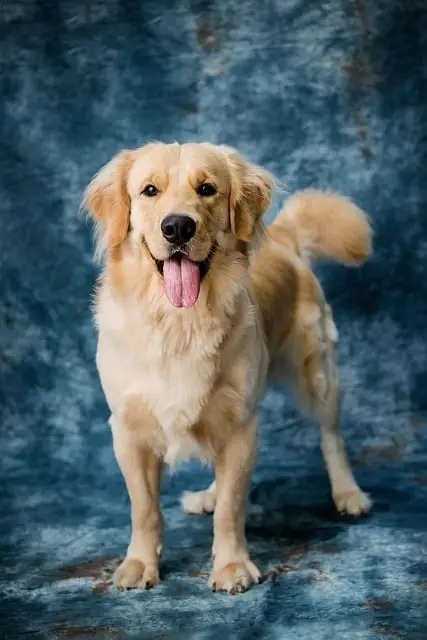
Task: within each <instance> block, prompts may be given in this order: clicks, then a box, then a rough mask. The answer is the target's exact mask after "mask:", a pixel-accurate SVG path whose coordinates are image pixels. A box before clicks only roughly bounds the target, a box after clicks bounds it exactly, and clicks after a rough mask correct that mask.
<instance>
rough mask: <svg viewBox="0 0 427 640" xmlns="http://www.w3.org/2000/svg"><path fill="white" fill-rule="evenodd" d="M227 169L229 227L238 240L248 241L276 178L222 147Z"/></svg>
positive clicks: (268, 202)
mask: <svg viewBox="0 0 427 640" xmlns="http://www.w3.org/2000/svg"><path fill="white" fill-rule="evenodd" d="M223 150H224V151H225V153H226V155H227V159H228V163H229V167H230V176H231V193H230V225H231V230H232V232H233V234H234V235H235V236H236V238H237V239H238V240H243V241H244V242H250V241H251V240H252V239H253V238H254V235H255V232H256V230H257V226H258V223H259V222H260V220H261V217H262V215H263V214H264V213H265V211H266V209H267V208H268V206H269V205H270V203H271V196H272V193H273V188H274V184H275V179H274V178H273V176H272V175H271V174H269V173H268V171H266V170H265V169H263V168H262V167H258V166H257V165H254V164H252V163H250V162H247V161H246V160H245V159H244V158H242V156H240V155H239V154H238V153H237V151H235V150H234V149H230V148H228V147H223Z"/></svg>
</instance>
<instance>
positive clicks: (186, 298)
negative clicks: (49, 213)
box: [86, 143, 273, 307]
mask: <svg viewBox="0 0 427 640" xmlns="http://www.w3.org/2000/svg"><path fill="white" fill-rule="evenodd" d="M272 186H273V180H272V178H271V176H270V175H269V174H268V173H267V172H266V171H264V170H263V169H261V168H260V167H256V166H255V165H252V164H250V163H248V162H247V161H245V160H244V159H243V158H242V157H241V156H240V155H238V154H237V152H236V151H234V150H233V149H230V148H228V147H215V146H213V145H210V144H184V145H179V144H160V143H155V144H149V145H146V146H145V147H142V148H141V149H138V150H136V151H123V152H121V153H120V154H118V155H117V156H116V157H115V158H113V160H112V161H111V162H110V163H108V164H107V165H106V166H105V167H104V168H103V169H102V170H101V171H100V173H99V174H98V175H97V176H96V177H95V178H94V180H93V181H92V183H91V184H90V185H89V187H88V189H87V192H86V204H87V207H88V209H89V210H90V211H91V213H92V215H93V216H94V218H95V220H96V221H97V222H98V223H99V224H100V225H101V227H102V229H103V230H104V231H105V233H106V234H107V241H108V247H109V250H110V252H114V251H116V250H117V249H118V248H120V247H121V246H122V245H123V243H125V242H127V245H128V246H129V250H132V248H133V250H134V251H137V252H141V251H143V252H144V251H145V252H146V253H147V254H148V255H149V257H150V258H151V261H152V264H153V266H154V267H155V269H157V271H158V272H159V273H160V274H161V276H162V277H163V280H164V289H165V293H166V296H167V298H168V300H169V302H170V303H171V304H172V305H173V306H175V307H190V306H192V305H193V304H195V302H196V301H197V299H198V296H199V291H200V286H201V283H202V281H203V279H204V277H205V276H206V274H207V273H208V271H209V269H210V268H211V266H212V264H213V262H214V260H213V258H214V256H215V253H216V252H217V251H220V252H227V251H232V250H236V246H238V243H239V242H240V243H241V244H242V243H243V245H245V244H247V243H250V242H251V241H252V240H253V238H254V235H255V233H256V231H257V228H258V227H259V225H260V224H261V216H262V214H263V213H264V211H265V210H266V208H267V207H268V204H269V203H270V198H271V190H272Z"/></svg>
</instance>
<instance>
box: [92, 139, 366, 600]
mask: <svg viewBox="0 0 427 640" xmlns="http://www.w3.org/2000/svg"><path fill="white" fill-rule="evenodd" d="M275 185H276V181H275V179H274V177H273V176H272V175H271V174H270V173H269V172H267V171H266V170H265V169H263V168H262V167H259V166H257V165H255V164H252V163H251V162H249V161H248V160H246V159H245V158H244V157H243V156H242V155H240V154H239V153H238V152H237V151H236V150H234V149H232V148H229V147H226V146H215V145H211V144H208V143H188V144H178V143H173V144H162V143H152V144H147V145H146V146H143V147H142V148H139V149H137V150H124V151H122V152H120V153H118V155H116V156H115V157H114V158H113V159H112V160H111V161H110V162H109V163H108V164H107V165H106V166H105V167H104V168H102V169H101V170H100V172H99V173H98V174H97V175H96V176H95V177H94V178H93V180H92V182H91V183H90V184H89V186H88V187H87V189H86V191H85V196H84V206H85V208H86V209H87V210H88V212H89V214H90V215H91V216H92V218H93V220H94V222H95V226H96V230H97V254H98V255H103V256H104V267H103V270H102V274H101V276H100V280H99V283H98V285H97V289H96V295H95V299H96V300H95V309H94V316H95V323H96V327H97V331H98V348H97V367H98V370H99V374H100V379H101V383H102V387H103V390H104V393H105V396H106V399H107V402H108V405H109V408H110V411H111V418H110V425H111V431H112V439H113V447H114V452H115V456H116V459H117V462H118V465H119V467H120V469H121V472H122V474H123V477H124V480H125V482H126V486H127V490H128V493H129V497H130V502H131V522H132V531H131V539H130V543H129V547H128V550H127V554H126V557H125V559H124V560H123V562H122V563H121V565H120V566H119V567H118V569H117V571H116V573H115V576H114V582H115V585H116V586H117V587H118V588H119V589H130V588H135V587H141V588H151V587H153V586H155V585H157V584H158V583H159V558H160V554H161V551H162V534H163V529H164V522H163V518H162V514H161V511H160V508H159V492H160V485H161V476H162V470H163V468H164V465H171V466H173V465H175V464H176V463H177V462H178V461H183V460H187V459H188V458H190V457H194V456H196V457H199V458H202V459H205V460H207V461H210V462H212V463H213V464H214V466H215V483H214V484H213V485H211V486H210V487H209V488H208V489H207V490H206V491H201V492H198V493H194V494H188V495H186V496H184V498H183V506H184V509H185V510H186V511H187V512H193V513H202V512H203V513H204V512H211V511H212V512H213V513H214V515H213V521H214V540H213V548H212V557H213V570H212V573H211V575H210V578H209V585H210V587H211V588H212V589H213V590H222V591H226V592H228V593H230V594H235V593H238V592H244V591H246V590H247V589H248V588H249V587H250V586H251V585H253V584H254V583H257V582H258V581H259V579H260V572H259V570H258V568H257V567H256V566H255V565H254V563H253V562H252V561H251V559H250V555H249V552H248V548H247V543H246V539H245V511H246V502H247V496H248V489H249V484H250V480H251V473H252V470H253V466H254V461H255V458H256V453H257V418H256V411H257V403H258V402H259V400H260V399H261V398H262V396H263V393H264V391H265V389H266V385H267V384H268V382H269V381H271V380H273V381H279V382H283V383H285V384H287V385H289V386H290V387H291V389H293V391H294V392H295V394H296V396H297V398H298V400H299V403H300V405H301V407H302V409H304V410H306V411H307V412H308V414H309V415H310V416H311V417H313V418H314V419H315V420H316V421H317V422H318V423H319V425H320V429H321V448H322V452H323V456H324V459H325V463H326V467H327V471H328V474H329V479H330V483H331V489H332V496H333V499H334V501H335V504H336V507H337V509H338V510H339V511H340V512H345V513H348V514H352V515H360V514H362V513H366V512H368V511H369V509H370V507H371V500H370V498H369V496H368V495H366V494H365V493H363V492H362V491H361V489H360V488H359V486H358V484H357V482H356V480H355V478H354V476H353V473H352V471H351V468H350V464H349V461H348V458H347V454H346V451H345V445H344V442H343V440H342V438H341V436H340V433H339V404H340V402H339V381H338V375H337V368H336V363H335V357H334V352H335V343H336V342H337V330H336V327H335V325H334V321H333V317H332V313H331V309H330V307H329V305H328V304H327V302H326V300H325V297H324V294H323V291H322V288H321V286H320V284H319V282H318V280H317V279H316V276H315V275H314V273H313V271H312V269H311V261H312V260H313V259H316V258H328V259H333V260H335V261H338V262H341V263H343V264H345V265H347V266H358V265H361V264H362V263H364V262H365V261H366V260H367V259H368V258H369V256H370V254H371V251H372V229H371V226H370V224H369V221H368V218H367V216H366V215H365V214H364V213H363V212H362V211H361V210H360V209H359V208H358V207H357V206H356V205H355V204H353V203H352V202H351V201H349V200H347V199H345V198H344V197H342V196H340V195H338V194H335V193H329V192H322V191H317V190H306V191H301V192H298V193H296V194H294V195H293V196H291V197H290V198H289V199H288V200H287V202H286V203H285V205H284V208H283V210H282V211H281V212H280V213H279V214H278V216H277V218H276V220H275V221H274V222H273V223H272V224H271V225H270V226H268V227H267V228H266V227H265V225H264V224H263V220H262V218H263V214H264V213H265V211H266V210H267V208H268V206H269V204H270V203H271V198H272V193H273V189H274V187H275Z"/></svg>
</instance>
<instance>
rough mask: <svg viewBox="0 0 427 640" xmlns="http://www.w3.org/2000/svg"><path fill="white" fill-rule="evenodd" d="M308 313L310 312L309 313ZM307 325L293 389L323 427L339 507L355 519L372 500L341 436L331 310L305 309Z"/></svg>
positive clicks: (298, 343) (298, 341) (298, 340)
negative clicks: (362, 486)
mask: <svg viewBox="0 0 427 640" xmlns="http://www.w3.org/2000/svg"><path fill="white" fill-rule="evenodd" d="M307 311H309V312H308V313H307ZM302 317H303V319H304V323H303V326H300V327H299V330H298V334H297V335H296V336H295V337H294V348H295V351H294V353H293V357H292V360H293V362H294V371H293V375H292V379H291V382H292V386H293V388H294V390H295V393H296V396H297V398H298V400H299V402H300V404H301V407H302V408H303V409H304V410H305V411H306V412H308V414H309V415H310V416H311V417H312V418H313V419H314V420H315V421H316V422H318V423H319V425H320V430H321V449H322V453H323V457H324V460H325V464H326V468H327V471H328V475H329V480H330V483H331V489H332V496H333V499H334V502H335V505H336V507H337V509H338V511H340V512H341V513H348V514H351V515H354V516H357V515H361V514H362V513H367V512H368V511H369V510H370V508H371V500H370V498H369V496H367V495H366V494H365V493H363V492H362V491H361V489H360V488H359V486H358V484H357V482H356V480H355V478H354V475H353V472H352V470H351V466H350V462H349V459H348V456H347V452H346V448H345V444H344V440H343V438H342V436H341V434H340V427H339V423H340V389H339V379H338V372H337V366H336V359H335V348H334V347H335V345H334V343H335V342H337V339H338V334H337V331H336V327H335V324H334V322H333V319H332V314H331V310H330V307H329V306H328V305H327V304H326V302H325V301H324V299H323V296H321V299H320V303H319V305H313V307H312V308H311V310H310V309H305V312H304V314H303V316H302Z"/></svg>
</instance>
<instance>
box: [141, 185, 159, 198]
mask: <svg viewBox="0 0 427 640" xmlns="http://www.w3.org/2000/svg"><path fill="white" fill-rule="evenodd" d="M142 193H143V195H144V196H148V197H149V198H152V197H153V196H156V195H157V194H158V193H159V190H158V188H157V187H155V186H154V184H147V186H146V187H144V189H143V190H142Z"/></svg>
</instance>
